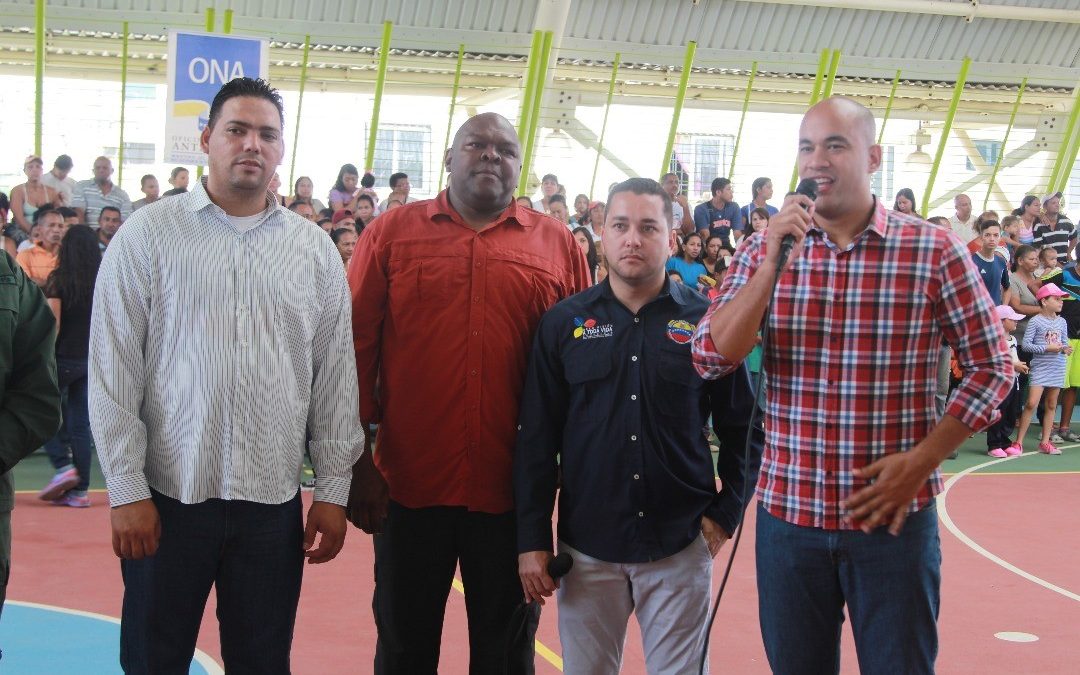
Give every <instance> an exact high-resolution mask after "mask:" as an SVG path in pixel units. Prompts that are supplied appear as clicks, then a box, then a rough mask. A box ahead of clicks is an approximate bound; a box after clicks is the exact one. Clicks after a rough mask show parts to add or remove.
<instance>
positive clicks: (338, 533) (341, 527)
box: [304, 502, 347, 565]
mask: <svg viewBox="0 0 1080 675" xmlns="http://www.w3.org/2000/svg"><path fill="white" fill-rule="evenodd" d="M346 531H347V528H346V525H345V507H343V506H338V505H337V504H331V503H329V502H312V503H311V508H310V509H308V515H307V526H306V527H305V528H304V557H305V558H307V559H308V564H312V565H317V564H319V563H324V562H330V561H331V560H333V559H334V558H335V557H336V556H337V554H338V553H340V552H341V547H342V546H344V545H345V532H346ZM317 534H321V535H322V537H321V538H320V539H319V546H318V548H315V549H312V548H311V547H312V546H314V545H315V535H317Z"/></svg>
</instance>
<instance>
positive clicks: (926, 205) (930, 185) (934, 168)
mask: <svg viewBox="0 0 1080 675" xmlns="http://www.w3.org/2000/svg"><path fill="white" fill-rule="evenodd" d="M969 68H971V59H970V58H968V57H964V62H963V64H961V66H960V74H959V75H958V76H957V78H956V86H955V87H953V94H952V101H951V102H950V103H949V111H948V112H947V113H945V126H944V127H943V128H942V130H941V140H940V141H938V148H937V152H936V153H935V154H934V163H933V164H932V165H931V166H930V178H929V179H928V180H927V181H926V190H925V191H924V192H923V199H922V210H921V211H920V213H922V214H923V216H924V217H925V216H928V215H930V214H929V213H928V211H929V210H930V192H931V191H933V189H934V181H935V180H936V179H937V172H938V168H939V167H940V166H941V158H942V157H944V156H945V144H946V143H947V142H948V141H949V132H950V131H952V123H953V119H954V118H955V117H956V109H957V108H958V107H960V95H961V94H963V93H964V84H965V83H966V82H967V76H968V69H969Z"/></svg>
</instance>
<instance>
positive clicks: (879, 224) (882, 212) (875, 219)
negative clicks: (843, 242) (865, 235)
mask: <svg viewBox="0 0 1080 675" xmlns="http://www.w3.org/2000/svg"><path fill="white" fill-rule="evenodd" d="M890 213H891V214H892V215H893V216H900V217H907V216H904V215H903V214H901V213H899V212H898V211H889V210H888V209H886V208H885V205H884V204H882V203H881V200H880V199H878V198H877V195H874V210H873V211H872V212H871V214H870V220H869V222H868V223H867V224H866V228H865V229H864V230H863V232H873V233H874V234H876V235H877V236H879V237H881V238H882V239H884V238H885V235H886V233H887V232H888V230H889V215H890ZM810 229H811V230H812V231H816V232H818V233H819V234H824V233H825V230H823V229H822V227H821V226H820V225H818V224H817V222H816V221H813V222H811V224H810ZM861 234H862V233H860V235H861ZM856 238H858V237H856Z"/></svg>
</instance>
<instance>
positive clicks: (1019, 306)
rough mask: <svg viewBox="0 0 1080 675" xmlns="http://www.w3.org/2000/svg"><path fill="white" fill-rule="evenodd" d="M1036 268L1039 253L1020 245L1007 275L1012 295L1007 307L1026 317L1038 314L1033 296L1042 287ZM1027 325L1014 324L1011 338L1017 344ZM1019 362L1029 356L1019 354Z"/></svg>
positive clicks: (1037, 305) (1032, 248) (1037, 304)
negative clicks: (1014, 327)
mask: <svg viewBox="0 0 1080 675" xmlns="http://www.w3.org/2000/svg"><path fill="white" fill-rule="evenodd" d="M1038 267H1039V252H1038V251H1036V250H1035V247H1034V246H1028V245H1027V244H1021V245H1020V246H1018V247H1017V248H1016V251H1015V252H1014V253H1013V264H1012V273H1011V274H1009V288H1010V289H1011V290H1012V293H1010V294H1009V296H1010V297H1009V306H1010V307H1012V308H1013V310H1014V311H1017V312H1019V313H1020V314H1023V315H1024V316H1028V317H1030V316H1035V315H1036V314H1038V313H1039V303H1038V302H1037V301H1036V300H1035V294H1036V293H1037V292H1038V291H1039V288H1040V287H1041V286H1042V281H1040V280H1039V277H1038V276H1037V275H1036V274H1035V272H1036V270H1037V269H1038ZM1027 324H1028V322H1027V319H1024V320H1023V321H1018V322H1017V324H1016V330H1015V331H1013V336H1014V337H1015V338H1016V339H1017V343H1018V344H1019V343H1020V342H1023V339H1024V331H1025V330H1027ZM1020 360H1021V361H1029V360H1030V354H1029V355H1027V358H1024V354H1023V353H1021V357H1020Z"/></svg>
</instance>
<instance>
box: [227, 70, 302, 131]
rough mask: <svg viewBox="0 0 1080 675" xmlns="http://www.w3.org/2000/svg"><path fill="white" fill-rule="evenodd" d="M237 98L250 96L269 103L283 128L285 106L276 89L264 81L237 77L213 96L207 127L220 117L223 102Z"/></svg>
mask: <svg viewBox="0 0 1080 675" xmlns="http://www.w3.org/2000/svg"><path fill="white" fill-rule="evenodd" d="M237 96H251V97H253V98H264V99H266V100H267V101H270V102H271V103H273V104H274V107H275V108H277V111H278V119H280V120H281V128H282V129H284V128H285V106H284V105H283V104H282V102H281V94H279V93H278V90H277V89H274V88H273V87H271V86H270V84H269V83H268V82H266V80H263V79H261V78H252V77H237V78H235V79H233V80H230V81H229V82H227V83H226V84H225V86H223V87H222V88H221V89H219V90H218V93H217V94H216V95H215V96H214V102H213V103H211V104H210V119H209V122H208V126H210V127H213V126H214V124H215V123H216V122H217V120H218V117H220V116H221V107H222V106H224V105H225V101H228V100H229V99H230V98H236V97H237Z"/></svg>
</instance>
